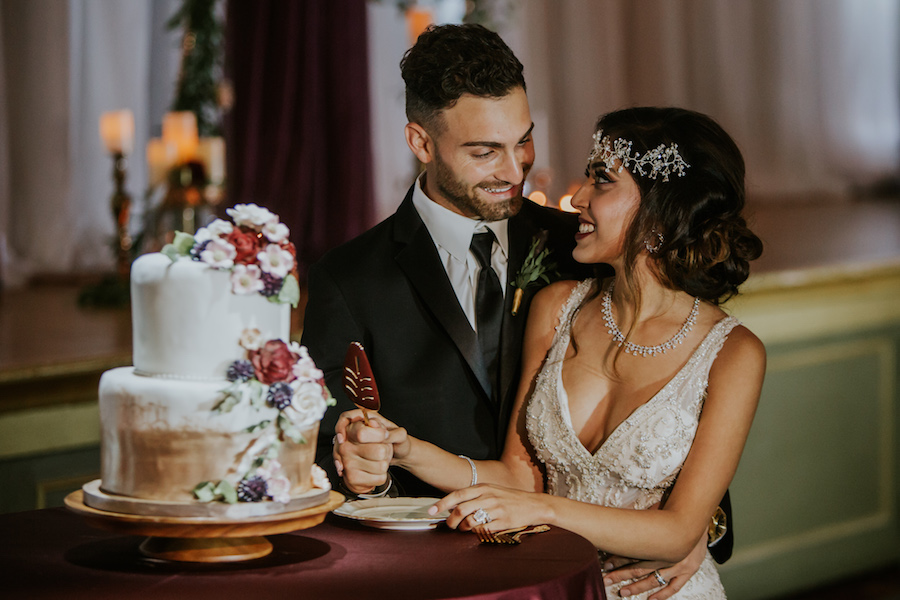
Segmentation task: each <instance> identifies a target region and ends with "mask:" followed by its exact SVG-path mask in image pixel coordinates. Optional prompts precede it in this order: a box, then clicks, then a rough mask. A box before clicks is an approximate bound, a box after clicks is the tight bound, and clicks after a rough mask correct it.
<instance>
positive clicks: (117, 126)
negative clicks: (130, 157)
mask: <svg viewBox="0 0 900 600" xmlns="http://www.w3.org/2000/svg"><path fill="white" fill-rule="evenodd" d="M100 139H102V140H103V143H104V144H105V145H106V149H107V150H108V151H109V152H110V154H116V153H121V154H131V151H132V150H134V115H133V114H132V113H131V111H130V110H112V111H109V112H105V113H103V114H102V115H100Z"/></svg>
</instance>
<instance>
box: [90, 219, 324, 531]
mask: <svg viewBox="0 0 900 600" xmlns="http://www.w3.org/2000/svg"><path fill="white" fill-rule="evenodd" d="M227 212H228V214H229V216H230V217H232V219H233V220H234V223H233V224H232V223H230V222H228V221H225V220H221V219H218V220H216V221H214V222H213V223H211V224H210V225H209V226H207V227H206V228H203V229H200V230H199V231H198V232H197V234H196V235H194V236H190V235H187V234H183V233H178V234H177V235H176V238H175V241H174V242H173V244H170V245H168V246H166V247H165V248H164V249H163V252H162V253H154V254H147V255H144V256H141V257H140V258H138V259H137V260H136V261H135V262H134V264H133V265H132V271H131V298H132V327H133V335H134V339H133V358H134V366H133V367H123V368H118V369H113V370H111V371H107V372H106V373H104V374H103V376H102V378H101V380H100V394H99V396H100V422H101V430H102V434H101V479H100V480H98V481H95V482H91V483H90V484H87V485H86V486H85V488H84V498H85V504H87V505H88V506H91V507H93V508H98V509H102V510H115V511H117V512H134V513H138V514H160V515H173V516H219V517H222V516H224V517H228V518H231V517H234V518H242V517H248V516H257V515H268V514H276V513H279V512H285V511H292V510H299V509H302V508H307V507H310V506H316V505H318V504H322V503H324V502H325V501H326V500H327V498H328V490H329V488H330V486H329V484H328V479H327V477H325V475H324V472H322V471H321V469H319V468H318V467H317V466H316V465H315V464H314V458H315V445H316V436H317V432H318V427H319V421H320V420H321V418H322V416H323V415H324V412H325V409H326V407H327V406H328V405H329V404H333V399H332V398H331V396H330V395H329V394H328V390H327V388H326V387H325V385H324V380H323V376H322V372H321V371H320V370H319V369H317V368H316V366H315V364H314V363H313V361H312V359H311V358H310V357H309V354H308V353H307V352H306V348H304V347H302V346H300V345H299V344H297V343H296V342H290V341H289V334H290V307H289V304H291V303H293V304H295V305H296V301H297V298H298V297H299V287H298V285H297V279H296V266H295V265H296V259H295V252H294V247H293V245H292V244H291V243H290V242H289V241H288V230H287V227H286V226H285V225H283V224H282V223H279V222H278V218H277V216H276V215H274V214H272V213H271V212H269V211H268V210H266V209H264V208H261V207H258V206H255V205H252V204H250V205H238V206H236V207H234V208H232V209H228V211H227Z"/></svg>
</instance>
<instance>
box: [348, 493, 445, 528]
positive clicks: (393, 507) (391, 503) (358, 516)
mask: <svg viewBox="0 0 900 600" xmlns="http://www.w3.org/2000/svg"><path fill="white" fill-rule="evenodd" d="M437 501H438V498H372V499H369V500H353V501H351V502H345V503H344V504H342V505H340V506H339V507H337V508H336V509H334V514H336V515H339V516H341V517H346V518H348V519H353V520H355V521H359V523H360V524H361V525H366V526H367V527H375V528H378V529H396V530H407V531H412V530H423V529H434V528H435V527H437V526H438V524H439V523H442V522H443V521H444V520H445V519H446V518H447V517H448V516H450V513H448V512H442V513H438V514H436V515H429V514H428V508H429V507H431V506H433V505H434V503H435V502H437Z"/></svg>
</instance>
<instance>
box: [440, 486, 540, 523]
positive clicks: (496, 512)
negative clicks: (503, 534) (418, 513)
mask: <svg viewBox="0 0 900 600" xmlns="http://www.w3.org/2000/svg"><path fill="white" fill-rule="evenodd" d="M543 497H544V494H541V493H535V492H524V491H521V490H513V489H510V488H504V487H499V486H496V485H492V484H478V485H475V486H473V487H468V488H464V489H461V490H456V491H455V492H451V493H450V494H447V495H446V496H444V497H443V498H442V499H441V500H439V501H438V502H437V503H436V504H435V505H434V506H432V507H431V508H429V509H428V512H429V513H430V514H433V515H435V514H438V513H440V512H441V511H445V510H446V511H450V516H449V517H447V525H448V526H449V527H451V528H454V529H460V530H462V531H469V530H470V529H473V528H474V527H475V526H476V525H478V523H477V522H476V521H475V517H474V514H475V511H477V510H479V509H481V510H483V511H485V512H486V513H487V514H488V515H489V516H490V518H491V521H490V523H489V524H488V525H486V526H485V528H486V529H487V530H488V531H501V530H503V529H510V528H513V527H522V526H525V525H537V524H541V523H547V522H548V520H547V514H548V511H547V505H546V503H545V502H542V498H543Z"/></svg>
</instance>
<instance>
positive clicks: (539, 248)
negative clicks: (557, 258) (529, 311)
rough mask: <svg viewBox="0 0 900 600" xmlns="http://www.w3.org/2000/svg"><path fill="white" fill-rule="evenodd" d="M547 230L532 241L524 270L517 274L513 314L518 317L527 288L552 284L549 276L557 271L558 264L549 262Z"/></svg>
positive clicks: (542, 231) (514, 281) (514, 282)
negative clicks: (540, 283)
mask: <svg viewBox="0 0 900 600" xmlns="http://www.w3.org/2000/svg"><path fill="white" fill-rule="evenodd" d="M547 235H548V233H547V230H546V229H542V230H541V231H540V233H538V234H537V235H535V236H534V239H532V240H531V248H529V249H528V256H526V257H525V262H524V263H522V268H521V269H519V272H518V273H516V277H515V279H513V283H512V286H513V287H514V288H515V290H516V292H515V296H513V306H512V314H513V316H516V313H518V312H519V305H520V304H522V295H523V294H524V293H525V288H527V287H528V286H530V285H535V284H537V283H538V282H539V281H543V282H544V283H550V277H549V274H550V273H553V272H555V271H556V263H555V262H553V261H551V260H548V257H549V256H550V249H549V248H547Z"/></svg>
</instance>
